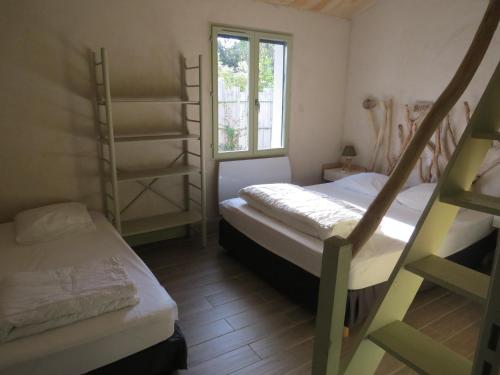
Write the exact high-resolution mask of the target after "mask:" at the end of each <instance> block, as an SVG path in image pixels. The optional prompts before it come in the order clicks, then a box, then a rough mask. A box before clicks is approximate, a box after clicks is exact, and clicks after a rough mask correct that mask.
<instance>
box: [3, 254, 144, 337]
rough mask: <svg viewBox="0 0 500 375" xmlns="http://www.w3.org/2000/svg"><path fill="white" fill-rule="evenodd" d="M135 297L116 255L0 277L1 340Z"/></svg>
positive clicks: (94, 313)
mask: <svg viewBox="0 0 500 375" xmlns="http://www.w3.org/2000/svg"><path fill="white" fill-rule="evenodd" d="M138 302H139V299H138V297H137V289H136V287H135V284H134V283H133V282H132V281H131V280H130V279H129V278H128V275H127V273H126V271H125V269H124V267H123V265H122V264H121V263H120V261H119V259H118V258H117V257H110V258H106V259H103V260H100V261H96V262H90V263H85V264H81V265H78V266H71V267H61V268H57V269H53V270H44V271H33V272H18V273H14V274H11V275H9V276H7V277H5V278H3V279H2V280H1V281H0V342H5V341H11V340H14V339H17V338H20V337H25V336H29V335H33V334H36V333H40V332H44V331H46V330H49V329H52V328H56V327H60V326H64V325H67V324H70V323H73V322H76V321H79V320H83V319H87V318H91V317H94V316H97V315H100V314H103V313H106V312H110V311H115V310H118V309H121V308H124V307H127V306H133V305H136V304H137V303H138Z"/></svg>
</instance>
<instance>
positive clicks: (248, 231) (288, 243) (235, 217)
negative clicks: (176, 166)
mask: <svg viewBox="0 0 500 375" xmlns="http://www.w3.org/2000/svg"><path fill="white" fill-rule="evenodd" d="M307 188H308V189H311V190H314V191H319V192H321V193H324V194H328V195H330V196H333V197H335V198H339V199H343V200H346V201H348V202H350V203H351V204H353V205H355V206H358V207H360V208H362V209H367V208H368V206H369V205H370V203H371V201H372V200H373V199H374V198H373V197H371V196H368V195H365V194H360V193H355V192H351V191H348V190H345V189H342V188H340V187H337V186H336V184H335V183H334V182H332V183H327V184H321V185H313V186H308V187H307ZM220 212H221V214H222V216H223V217H224V219H225V220H226V221H227V222H229V223H230V224H231V225H232V226H233V227H235V228H236V229H238V230H239V231H240V232H241V233H243V234H245V235H246V236H247V237H249V238H251V239H252V240H254V241H255V242H257V243H258V244H259V245H261V246H263V247H264V248H266V249H267V250H269V251H271V252H273V253H275V254H276V255H279V256H280V257H282V258H284V259H286V260H288V261H290V262H292V263H294V264H295V265H297V266H299V267H301V268H303V269H304V270H306V271H308V272H309V273H312V274H313V275H316V276H318V277H319V276H320V274H321V256H322V253H323V241H321V240H320V239H318V238H315V237H312V236H309V235H307V234H305V233H302V232H299V231H297V230H295V229H292V228H290V227H288V226H287V225H286V224H284V223H282V222H280V221H278V220H275V219H273V218H271V217H269V216H266V215H265V214H264V213H262V212H260V211H258V210H256V209H254V208H252V207H250V206H249V205H248V204H247V203H246V202H245V201H244V200H243V199H241V198H234V199H229V200H226V201H224V202H222V203H221V205H220ZM420 215H421V212H420V211H416V210H413V209H410V208H408V207H405V206H403V205H401V204H399V203H397V202H395V203H394V204H393V205H392V206H391V208H390V209H389V211H388V213H387V215H386V216H385V217H384V219H383V221H382V223H381V225H380V227H379V231H378V232H377V233H376V234H375V235H374V236H373V237H372V238H371V239H370V240H369V241H368V243H367V244H366V245H365V246H364V247H363V248H362V249H361V251H360V252H359V253H358V254H357V255H356V257H355V258H353V260H352V262H351V270H350V273H349V289H351V290H355V289H362V288H366V287H368V286H371V285H375V284H378V283H381V282H384V281H386V280H387V279H388V278H389V276H390V274H391V272H392V269H393V268H394V266H395V265H396V262H397V260H398V258H399V256H400V254H401V252H402V251H403V249H404V246H405V244H406V242H407V241H408V240H409V238H410V236H411V234H412V232H413V230H414V228H415V225H416V223H417V221H418V219H419V217H420ZM491 223H492V216H491V215H486V214H483V213H479V212H475V211H471V210H461V211H460V213H459V214H458V216H457V218H456V220H455V223H454V224H453V226H452V228H451V230H450V233H449V235H448V237H447V239H446V241H445V243H444V245H443V247H442V248H441V249H440V251H439V253H438V254H439V255H441V256H443V257H446V256H449V255H451V254H454V253H456V252H458V251H460V250H463V249H464V248H466V247H468V246H469V245H471V244H473V243H475V242H477V241H478V240H480V239H481V238H483V237H485V236H487V235H488V234H489V233H491V231H492V230H493V229H492V226H491Z"/></svg>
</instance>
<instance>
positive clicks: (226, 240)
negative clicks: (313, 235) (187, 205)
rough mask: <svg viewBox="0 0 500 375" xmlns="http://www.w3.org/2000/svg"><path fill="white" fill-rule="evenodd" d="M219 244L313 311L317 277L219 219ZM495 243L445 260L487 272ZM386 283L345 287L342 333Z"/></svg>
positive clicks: (362, 315)
mask: <svg viewBox="0 0 500 375" xmlns="http://www.w3.org/2000/svg"><path fill="white" fill-rule="evenodd" d="M219 244H220V245H221V246H222V247H223V248H224V249H226V250H227V251H228V252H229V254H230V255H231V256H233V257H234V258H236V259H238V260H239V261H240V262H241V263H243V264H245V265H246V266H247V267H249V268H250V269H251V270H252V271H253V272H254V273H256V274H257V275H259V276H260V277H262V278H263V279H265V280H266V281H267V282H269V283H270V284H271V285H272V286H273V287H274V288H276V289H277V290H279V291H280V292H282V293H284V294H286V295H287V296H289V297H290V298H291V299H292V300H294V301H295V302H296V303H298V304H300V305H302V306H304V307H305V308H307V309H308V310H310V311H312V312H315V311H316V309H317V304H318V293H319V278H318V277H317V276H314V275H312V274H311V273H309V272H307V271H305V270H304V269H302V268H300V267H298V266H297V265H295V264H293V263H291V262H289V261H287V260H285V259H283V258H281V257H280V256H278V255H276V254H274V253H272V252H271V251H269V250H267V249H266V248H264V247H262V246H261V245H259V244H258V243H256V242H255V241H253V240H252V239H250V238H249V237H247V236H245V235H244V234H243V233H241V232H240V231H239V230H237V229H236V228H234V227H233V226H232V225H231V224H229V223H228V222H227V221H226V220H224V219H221V221H220V222H219ZM495 245H496V236H495V233H494V232H493V233H491V234H490V235H489V236H487V237H485V238H483V239H482V240H480V241H478V242H476V243H475V244H473V245H471V246H469V247H468V248H466V249H464V250H461V251H459V252H458V253H455V254H453V255H451V256H450V257H448V258H447V259H449V260H452V261H454V262H457V263H459V264H462V265H465V266H467V267H471V268H474V269H478V270H481V271H483V272H484V271H487V270H485V268H487V266H485V265H484V264H483V260H484V259H486V258H487V255H488V253H490V252H491V251H493V250H494V249H495ZM386 284H387V283H385V282H384V283H380V284H377V285H373V286H370V287H367V288H364V289H357V290H348V293H347V301H346V313H345V318H344V326H345V327H346V328H347V329H346V330H345V333H347V334H348V332H349V329H348V328H352V327H355V326H357V325H358V324H359V323H361V322H362V321H363V320H364V319H365V318H366V317H367V315H368V314H369V312H370V310H371V307H372V306H373V304H374V303H375V301H376V300H377V298H378V296H379V295H380V294H381V293H383V291H384V290H385V287H386Z"/></svg>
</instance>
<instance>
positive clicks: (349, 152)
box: [342, 145, 356, 158]
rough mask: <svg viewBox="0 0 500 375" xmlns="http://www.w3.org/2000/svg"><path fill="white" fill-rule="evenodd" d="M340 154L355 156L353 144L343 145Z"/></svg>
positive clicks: (349, 156)
mask: <svg viewBox="0 0 500 375" xmlns="http://www.w3.org/2000/svg"><path fill="white" fill-rule="evenodd" d="M342 156H344V157H348V158H352V157H354V156H356V149H355V148H354V146H353V145H347V146H345V147H344V150H343V151H342Z"/></svg>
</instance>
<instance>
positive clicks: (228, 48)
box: [217, 34, 250, 152]
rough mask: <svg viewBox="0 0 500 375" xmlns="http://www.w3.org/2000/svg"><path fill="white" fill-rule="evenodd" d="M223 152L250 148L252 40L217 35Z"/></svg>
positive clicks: (221, 143) (221, 147) (221, 144)
mask: <svg viewBox="0 0 500 375" xmlns="http://www.w3.org/2000/svg"><path fill="white" fill-rule="evenodd" d="M217 64H218V75H217V77H218V82H217V84H218V86H217V92H218V132H219V152H233V151H248V150H249V142H248V141H249V134H250V131H249V129H250V126H249V125H250V124H249V117H248V107H249V106H248V98H249V96H248V95H249V66H250V42H249V40H248V38H245V37H237V36H232V35H220V34H219V35H218V36H217Z"/></svg>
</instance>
